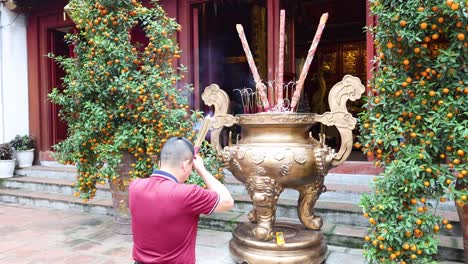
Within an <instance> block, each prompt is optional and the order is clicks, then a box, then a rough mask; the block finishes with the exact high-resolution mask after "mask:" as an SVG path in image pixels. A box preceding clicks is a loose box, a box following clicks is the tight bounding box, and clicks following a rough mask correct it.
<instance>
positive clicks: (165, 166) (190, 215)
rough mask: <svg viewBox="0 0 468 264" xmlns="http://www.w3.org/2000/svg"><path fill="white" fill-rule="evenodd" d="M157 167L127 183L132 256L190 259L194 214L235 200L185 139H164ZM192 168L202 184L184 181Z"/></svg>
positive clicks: (176, 262) (180, 263) (184, 263)
mask: <svg viewBox="0 0 468 264" xmlns="http://www.w3.org/2000/svg"><path fill="white" fill-rule="evenodd" d="M159 167H160V170H156V171H154V172H153V174H152V175H151V177H149V178H146V179H135V180H133V181H132V183H131V184H130V187H129V204H130V213H131V216H132V232H133V259H134V260H135V263H142V264H149V263H158V264H164V263H167V264H194V263H195V240H196V236H197V227H198V218H199V215H200V214H211V213H212V212H223V211H227V210H229V209H231V208H232V207H233V206H234V200H233V198H232V196H231V194H230V193H229V191H228V189H227V188H226V187H225V186H224V185H223V184H222V183H220V182H219V181H218V180H217V179H216V178H214V177H213V175H211V173H209V172H208V171H207V170H206V169H205V166H204V165H203V160H202V158H201V157H200V156H198V155H196V154H195V153H194V148H193V145H192V143H191V142H190V141H189V140H187V139H186V138H181V137H174V138H171V139H169V140H168V141H167V142H166V144H164V146H163V148H162V150H161V158H160V166H159ZM192 168H193V169H195V170H196V172H197V173H198V174H199V175H200V176H201V177H202V179H203V180H204V181H205V184H206V186H207V189H203V188H200V187H198V186H196V185H190V184H184V182H185V181H186V180H187V178H188V177H189V175H190V173H191V172H192Z"/></svg>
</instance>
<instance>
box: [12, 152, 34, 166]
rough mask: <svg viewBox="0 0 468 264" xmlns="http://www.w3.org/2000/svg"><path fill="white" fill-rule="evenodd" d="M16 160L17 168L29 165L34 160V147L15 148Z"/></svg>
mask: <svg viewBox="0 0 468 264" xmlns="http://www.w3.org/2000/svg"><path fill="white" fill-rule="evenodd" d="M16 160H17V162H16V163H17V164H18V167H19V168H25V167H31V166H32V164H33V161H34V149H30V150H19V151H18V150H17V151H16Z"/></svg>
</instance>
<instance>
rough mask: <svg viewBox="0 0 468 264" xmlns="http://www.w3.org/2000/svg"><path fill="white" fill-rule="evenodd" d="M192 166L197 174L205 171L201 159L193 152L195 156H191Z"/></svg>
mask: <svg viewBox="0 0 468 264" xmlns="http://www.w3.org/2000/svg"><path fill="white" fill-rule="evenodd" d="M193 168H194V169H195V171H196V172H197V173H198V174H199V175H201V174H202V173H203V172H204V171H206V169H205V164H203V159H202V158H201V157H200V155H198V154H195V157H194V158H193Z"/></svg>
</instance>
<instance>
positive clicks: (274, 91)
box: [236, 10, 328, 111]
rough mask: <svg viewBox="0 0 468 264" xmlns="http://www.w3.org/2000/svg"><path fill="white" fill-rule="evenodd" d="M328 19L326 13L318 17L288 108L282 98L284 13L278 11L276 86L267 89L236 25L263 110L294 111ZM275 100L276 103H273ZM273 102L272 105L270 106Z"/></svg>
mask: <svg viewBox="0 0 468 264" xmlns="http://www.w3.org/2000/svg"><path fill="white" fill-rule="evenodd" d="M327 19H328V13H324V14H322V16H321V17H320V23H319V25H318V27H317V31H316V32H315V36H314V39H313V41H312V44H311V46H310V49H309V51H308V54H307V58H306V61H305V63H304V66H303V68H302V71H301V75H300V77H299V80H297V81H296V87H295V89H294V93H293V94H292V98H291V103H290V104H289V106H287V107H286V106H285V105H284V103H285V101H289V98H283V87H284V84H283V75H284V72H283V70H284V46H285V24H286V22H285V21H286V13H285V11H284V10H281V11H280V34H279V49H278V70H277V72H276V85H274V86H273V85H269V86H268V89H267V87H266V86H265V84H264V83H263V82H262V80H261V79H260V75H259V74H258V70H257V67H256V66H255V61H254V58H253V56H252V52H251V51H250V47H249V44H248V42H247V38H246V37H245V33H244V29H243V27H242V25H239V24H237V25H236V29H237V32H238V33H239V38H240V40H241V43H242V47H243V49H244V52H245V56H246V57H247V62H248V64H249V68H250V70H251V72H252V76H253V78H254V81H255V87H256V89H257V93H258V95H259V97H260V100H261V103H262V106H263V108H264V109H265V110H266V111H295V110H296V109H295V108H296V105H297V103H298V101H299V97H300V95H301V91H302V88H303V87H304V81H305V79H306V76H307V73H308V71H309V68H310V65H311V63H312V59H313V58H314V54H315V51H316V50H317V46H318V43H319V41H320V38H321V36H322V32H323V29H324V28H325V24H326V22H327ZM275 99H276V102H275ZM269 101H270V102H273V104H270V103H269Z"/></svg>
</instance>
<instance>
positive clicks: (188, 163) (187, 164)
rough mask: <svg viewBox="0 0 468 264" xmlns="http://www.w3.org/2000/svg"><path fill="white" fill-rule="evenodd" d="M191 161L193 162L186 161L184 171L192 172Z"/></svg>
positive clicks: (183, 164)
mask: <svg viewBox="0 0 468 264" xmlns="http://www.w3.org/2000/svg"><path fill="white" fill-rule="evenodd" d="M190 161H191V160H186V161H184V162H183V163H182V166H183V169H184V170H187V169H190V170H192V168H191V165H190Z"/></svg>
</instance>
